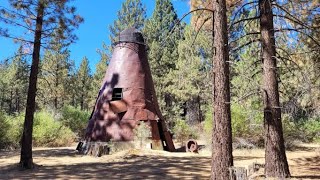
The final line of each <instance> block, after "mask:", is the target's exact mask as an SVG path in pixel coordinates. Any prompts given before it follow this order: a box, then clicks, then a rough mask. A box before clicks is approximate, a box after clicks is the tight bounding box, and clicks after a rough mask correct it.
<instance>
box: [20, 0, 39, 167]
mask: <svg viewBox="0 0 320 180" xmlns="http://www.w3.org/2000/svg"><path fill="white" fill-rule="evenodd" d="M37 8H38V9H37V20H36V30H35V36H34V45H33V54H32V65H31V72H30V77H29V88H28V97H27V107H26V115H25V120H24V127H23V134H22V138H21V156H20V165H21V167H23V168H27V169H30V168H33V160H32V128H33V115H34V112H35V105H36V103H35V98H36V91H37V79H38V77H37V76H38V67H39V60H40V47H41V31H42V23H43V13H44V5H43V4H42V1H39V2H38V7H37Z"/></svg>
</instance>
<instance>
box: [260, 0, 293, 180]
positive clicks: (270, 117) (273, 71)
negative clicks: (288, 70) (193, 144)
mask: <svg viewBox="0 0 320 180" xmlns="http://www.w3.org/2000/svg"><path fill="white" fill-rule="evenodd" d="M271 3H272V2H271V1H270V0H259V10H260V31H261V41H262V58H263V59H262V60H263V88H264V129H265V175H266V177H277V178H284V177H289V176H290V172H289V167H288V162H287V157H286V153H285V147H284V139H283V132H282V123H281V109H280V103H279V90H278V81H277V63H276V48H275V38H274V27H273V13H272V5H271Z"/></svg>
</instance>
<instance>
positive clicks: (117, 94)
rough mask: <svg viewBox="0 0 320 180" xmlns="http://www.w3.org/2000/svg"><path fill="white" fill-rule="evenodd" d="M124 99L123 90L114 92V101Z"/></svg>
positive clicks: (114, 90)
mask: <svg viewBox="0 0 320 180" xmlns="http://www.w3.org/2000/svg"><path fill="white" fill-rule="evenodd" d="M121 99H122V88H114V89H113V91H112V100H111V101H117V100H121Z"/></svg>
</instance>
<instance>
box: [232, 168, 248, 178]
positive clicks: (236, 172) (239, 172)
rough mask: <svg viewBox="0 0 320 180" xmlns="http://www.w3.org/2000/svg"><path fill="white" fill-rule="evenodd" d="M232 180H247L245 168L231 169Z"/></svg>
mask: <svg viewBox="0 0 320 180" xmlns="http://www.w3.org/2000/svg"><path fill="white" fill-rule="evenodd" d="M229 173H230V180H247V179H248V177H247V170H246V168H244V167H230V168H229Z"/></svg>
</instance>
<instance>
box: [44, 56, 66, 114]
mask: <svg viewBox="0 0 320 180" xmlns="http://www.w3.org/2000/svg"><path fill="white" fill-rule="evenodd" d="M68 58H69V53H68V51H64V52H58V51H52V50H47V51H45V53H44V57H43V61H42V65H41V74H40V79H39V88H38V89H39V91H38V96H39V98H38V99H39V101H40V102H41V103H42V107H46V106H48V107H51V108H54V109H55V110H58V109H60V108H62V107H63V106H64V103H65V100H66V99H67V97H66V90H65V85H66V84H67V78H68V71H69V62H68V61H69V59H68Z"/></svg>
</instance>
